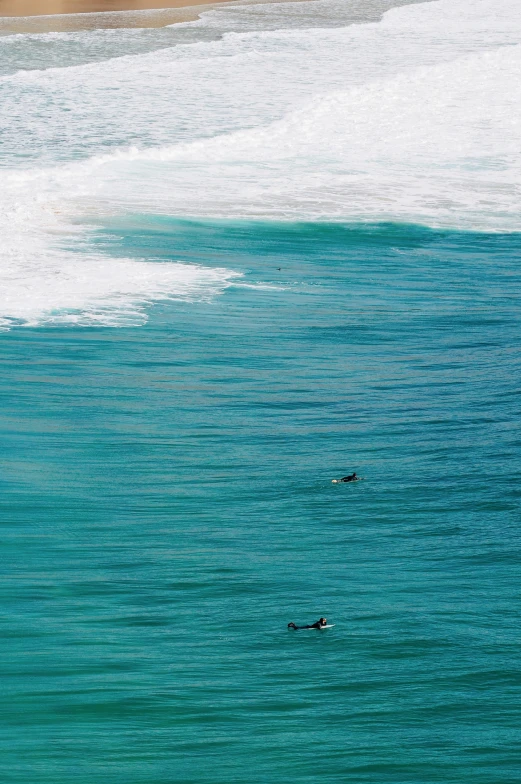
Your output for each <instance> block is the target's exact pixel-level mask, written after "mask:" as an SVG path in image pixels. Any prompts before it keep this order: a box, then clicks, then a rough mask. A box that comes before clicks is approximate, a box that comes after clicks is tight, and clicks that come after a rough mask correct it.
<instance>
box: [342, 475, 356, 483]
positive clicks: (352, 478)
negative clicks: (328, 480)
mask: <svg viewBox="0 0 521 784" xmlns="http://www.w3.org/2000/svg"><path fill="white" fill-rule="evenodd" d="M340 481H341V482H356V481H358V477H357V475H356V474H349V476H343V477H342V479H341V480H340Z"/></svg>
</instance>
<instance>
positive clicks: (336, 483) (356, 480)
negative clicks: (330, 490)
mask: <svg viewBox="0 0 521 784" xmlns="http://www.w3.org/2000/svg"><path fill="white" fill-rule="evenodd" d="M331 481H332V483H333V484H334V485H352V484H353V482H363V481H364V477H363V476H357V478H356V479H351V480H350V481H349V482H342V480H341V479H332V480H331Z"/></svg>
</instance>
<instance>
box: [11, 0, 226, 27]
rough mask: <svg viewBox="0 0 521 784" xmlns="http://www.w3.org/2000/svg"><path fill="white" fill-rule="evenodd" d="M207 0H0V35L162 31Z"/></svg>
mask: <svg viewBox="0 0 521 784" xmlns="http://www.w3.org/2000/svg"><path fill="white" fill-rule="evenodd" d="M222 4H223V3H220V2H217V3H208V2H207V0H0V31H5V32H14V33H25V32H32V33H38V32H62V31H70V30H85V29H95V28H117V27H163V26H164V25H168V24H174V23H175V22H187V21H191V20H194V19H197V18H198V16H199V13H200V12H201V11H202V10H209V9H211V8H213V7H214V6H216V5H222Z"/></svg>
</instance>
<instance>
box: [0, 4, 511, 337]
mask: <svg viewBox="0 0 521 784" xmlns="http://www.w3.org/2000/svg"><path fill="white" fill-rule="evenodd" d="M389 5H390V3H384V2H382V3H379V4H378V3H375V4H373V5H372V6H371V7H370V8H369V9H367V7H364V5H363V4H360V3H358V4H353V5H352V6H351V5H349V9H350V10H349V12H348V11H346V4H345V3H341V2H339V1H338V0H322V1H321V2H317V3H305V4H299V3H295V4H291V3H290V4H281V5H276V6H268V5H267V6H251V7H243V8H240V9H239V8H232V9H224V10H220V11H214V12H211V13H207V14H204V15H203V17H202V18H201V20H199V21H198V22H195V23H188V24H183V25H178V26H176V27H175V28H171V29H169V30H166V31H165V30H164V29H163V30H151V29H147V30H132V31H128V30H127V31H124V32H122V33H121V34H120V33H115V32H114V31H85V32H83V33H61V34H51V35H27V36H19V35H17V36H4V37H3V38H1V39H0V54H1V56H2V58H3V61H4V68H3V71H2V73H3V76H2V77H1V78H0V99H1V101H2V104H3V107H4V112H3V115H4V117H8V118H9V121H8V124H7V125H6V127H5V129H3V130H4V133H3V136H2V138H3V141H2V147H1V156H2V157H1V162H2V171H1V176H2V189H1V194H0V229H1V231H2V236H3V238H4V253H3V255H2V261H1V268H0V289H1V291H2V294H1V295H0V318H1V323H2V324H3V325H4V326H9V325H10V324H24V323H25V324H38V323H42V322H45V323H49V322H53V321H56V320H58V321H62V322H63V321H65V322H67V321H69V322H71V323H75V324H76V323H81V324H84V323H101V324H117V323H140V322H141V321H142V320H143V319H144V318H145V316H144V309H145V306H146V304H147V303H148V302H150V301H153V300H156V299H161V298H170V297H174V298H182V299H186V298H188V299H190V298H200V297H203V298H204V297H206V296H213V295H214V294H216V293H218V292H219V291H220V290H222V288H223V286H226V285H228V283H229V282H231V281H232V280H233V276H234V274H235V273H234V272H233V270H228V269H221V268H220V269H217V270H216V269H214V268H210V267H206V266H203V265H198V264H194V265H186V264H185V265H181V264H176V263H166V262H157V261H156V262H155V261H154V260H153V259H149V258H143V260H142V261H139V260H137V261H136V260H135V259H126V260H124V259H123V260H122V259H114V258H111V257H110V255H107V254H102V255H100V254H99V253H98V252H97V251H95V250H94V249H93V248H91V247H89V244H88V241H87V240H86V234H85V230H84V229H85V226H86V225H88V226H92V225H101V224H103V223H104V221H106V220H107V219H109V218H111V217H112V216H125V215H139V214H156V215H171V216H177V217H196V218H226V219H230V218H231V219H241V218H248V219H250V218H255V219H263V220H266V219H275V220H290V221H301V220H320V221H342V222H352V221H355V222H356V221H360V220H362V221H379V220H380V221H381V220H383V221H398V222H414V223H419V224H424V225H429V226H436V227H451V228H458V229H472V230H483V229H485V230H487V231H517V230H519V229H520V228H521V227H520V219H519V213H520V210H519V208H520V196H519V185H518V183H519V180H520V173H521V172H520V168H521V167H520V153H519V149H520V146H519V129H520V127H521V78H520V77H521V44H520V41H521V17H520V15H519V14H518V13H517V6H516V4H515V2H514V0H439V1H438V2H428V3H423V4H418V5H404V6H401V7H396V8H391V9H390V10H387V11H386V9H389ZM384 11H386V12H385V13H384V14H383V16H382V12H384ZM317 20H318V21H317ZM353 21H356V22H358V23H357V24H351V22H353ZM15 42H16V47H15V46H14V44H15ZM14 51H16V54H13V52H14ZM20 53H26V54H25V57H24V55H23V54H20ZM24 62H26V63H27V65H26V66H25V67H21V66H23V63H24Z"/></svg>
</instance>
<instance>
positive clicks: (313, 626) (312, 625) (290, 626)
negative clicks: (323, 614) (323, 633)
mask: <svg viewBox="0 0 521 784" xmlns="http://www.w3.org/2000/svg"><path fill="white" fill-rule="evenodd" d="M326 624H327V618H319V619H318V621H315V623H310V624H308V625H307V626H295V624H294V623H293V622H292V623H288V629H295V630H297V629H322V628H323V627H324V626H326Z"/></svg>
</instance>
